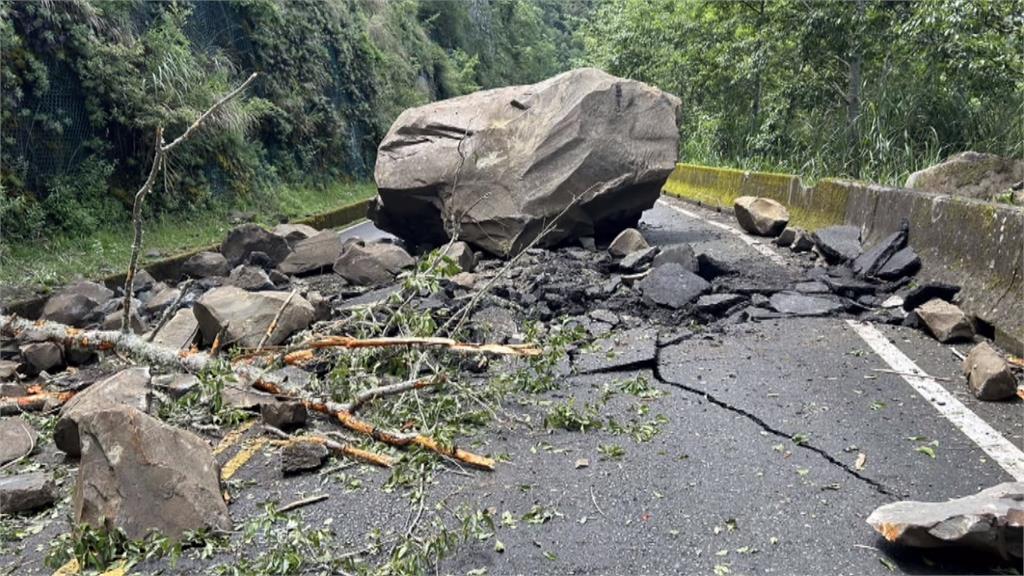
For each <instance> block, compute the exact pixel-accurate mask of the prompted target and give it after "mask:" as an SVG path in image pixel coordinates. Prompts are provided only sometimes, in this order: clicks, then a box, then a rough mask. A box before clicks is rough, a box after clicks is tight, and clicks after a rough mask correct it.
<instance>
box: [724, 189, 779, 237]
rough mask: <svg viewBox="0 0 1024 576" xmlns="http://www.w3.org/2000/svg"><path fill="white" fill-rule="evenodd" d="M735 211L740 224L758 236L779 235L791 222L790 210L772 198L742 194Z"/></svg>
mask: <svg viewBox="0 0 1024 576" xmlns="http://www.w3.org/2000/svg"><path fill="white" fill-rule="evenodd" d="M733 211H734V212H735V213H736V220H737V221H738V222H739V223H740V226H741V227H742V228H743V229H744V230H746V231H747V232H749V233H751V234H756V235H758V236H778V235H779V234H780V233H781V232H782V231H783V229H785V228H786V224H788V223H789V211H788V210H786V207H785V206H783V205H782V204H779V203H778V202H776V201H775V200H772V199H771V198H760V197H756V196H740V197H739V198H737V199H736V200H735V201H734V202H733Z"/></svg>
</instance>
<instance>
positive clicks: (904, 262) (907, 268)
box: [875, 247, 921, 280]
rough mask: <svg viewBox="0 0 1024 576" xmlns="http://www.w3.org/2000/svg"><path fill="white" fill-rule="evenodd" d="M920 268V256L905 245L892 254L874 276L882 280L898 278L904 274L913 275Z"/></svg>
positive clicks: (904, 275)
mask: <svg viewBox="0 0 1024 576" xmlns="http://www.w3.org/2000/svg"><path fill="white" fill-rule="evenodd" d="M920 269H921V258H920V257H919V256H918V255H917V252H914V249H913V248H910V247H907V248H904V249H902V250H900V251H899V252H897V253H895V254H893V255H892V256H891V257H890V258H889V260H887V261H886V262H885V264H884V265H882V267H881V268H880V269H879V270H878V272H877V273H876V274H875V276H878V277H879V278H881V279H882V280H899V279H900V278H904V277H906V276H913V275H914V274H916V273H917V271H918V270H920Z"/></svg>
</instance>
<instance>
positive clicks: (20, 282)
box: [0, 182, 377, 301]
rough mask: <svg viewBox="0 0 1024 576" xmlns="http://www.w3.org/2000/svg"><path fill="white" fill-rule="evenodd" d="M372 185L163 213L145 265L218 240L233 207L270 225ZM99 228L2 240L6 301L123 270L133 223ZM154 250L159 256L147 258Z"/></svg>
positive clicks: (146, 244) (280, 193)
mask: <svg viewBox="0 0 1024 576" xmlns="http://www.w3.org/2000/svg"><path fill="white" fill-rule="evenodd" d="M376 193H377V190H376V188H375V187H374V185H373V183H370V182H360V183H336V184H331V185H328V186H325V187H303V186H285V187H281V188H279V189H277V190H275V191H274V193H273V194H272V195H271V196H272V199H271V200H265V201H263V202H261V203H253V204H241V205H235V206H226V205H225V206H218V207H214V208H211V209H203V210H197V211H194V212H191V213H186V214H174V215H168V216H164V217H163V218H161V219H159V220H155V221H152V220H151V221H147V222H146V224H145V236H144V237H143V250H142V252H143V258H142V265H143V266H145V265H146V264H147V263H149V262H150V261H152V260H156V259H159V258H162V257H164V256H168V255H171V254H175V253H179V252H184V251H187V250H192V249H195V248H200V247H202V246H208V245H210V244H216V243H218V242H220V241H221V239H223V238H224V235H225V234H226V233H227V231H228V230H229V229H231V227H232V225H231V224H230V223H229V222H228V214H229V212H231V211H234V210H237V211H243V212H251V213H253V214H254V215H255V221H256V222H259V223H260V224H266V225H272V224H276V223H278V222H279V221H280V220H281V219H282V218H287V219H289V220H295V219H299V218H304V217H307V216H311V215H313V214H319V213H321V212H326V211H329V210H333V209H336V208H340V207H342V206H344V205H346V204H350V203H352V202H356V201H359V200H365V199H367V198H371V197H372V196H373V195H374V194H376ZM128 218H129V216H128V213H127V212H126V213H125V221H124V225H123V226H120V227H117V228H113V227H111V228H101V229H97V230H95V231H94V232H93V233H91V234H89V235H87V236H77V237H70V236H55V237H51V238H44V239H41V240H37V241H32V242H20V243H11V244H8V243H3V242H0V291H2V292H3V294H4V300H5V301H12V300H17V299H19V298H24V297H28V296H31V295H32V293H34V292H39V291H47V290H48V289H51V288H54V287H57V286H60V285H63V284H65V283H67V282H69V281H71V280H74V279H76V278H90V279H95V278H100V277H103V276H106V275H108V274H113V273H115V272H120V271H123V270H124V269H126V268H127V266H128V258H129V256H130V254H131V243H132V231H131V223H130V222H129V220H128ZM153 250H156V251H158V252H160V253H161V256H160V257H157V258H147V257H146V256H145V254H146V253H148V252H150V251H153Z"/></svg>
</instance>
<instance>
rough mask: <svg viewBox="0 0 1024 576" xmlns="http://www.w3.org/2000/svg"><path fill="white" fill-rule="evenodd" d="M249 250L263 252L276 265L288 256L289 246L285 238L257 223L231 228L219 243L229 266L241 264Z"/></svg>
mask: <svg viewBox="0 0 1024 576" xmlns="http://www.w3.org/2000/svg"><path fill="white" fill-rule="evenodd" d="M250 252H263V253H265V254H266V255H267V256H269V257H270V259H271V261H272V262H273V263H274V265H277V264H280V263H281V262H283V261H284V259H285V258H287V257H288V254H289V253H290V252H291V248H290V247H289V246H288V241H287V240H285V239H284V238H282V237H281V236H278V235H276V234H271V233H270V232H267V231H266V230H264V229H263V227H261V226H260V225H259V224H243V225H241V226H238V227H236V228H234V229H232V230H231V231H230V232H228V235H227V237H226V238H224V241H223V242H222V243H221V245H220V253H221V254H223V255H224V257H225V258H227V260H228V264H229V265H230V266H237V265H239V264H241V263H242V262H243V261H245V258H246V256H248V255H249V253H250Z"/></svg>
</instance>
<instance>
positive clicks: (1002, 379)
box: [963, 342, 1017, 400]
mask: <svg viewBox="0 0 1024 576" xmlns="http://www.w3.org/2000/svg"><path fill="white" fill-rule="evenodd" d="M963 370H964V374H966V375H967V383H968V384H969V385H970V387H971V392H973V393H974V396H975V397H976V398H978V399H979V400H1006V399H1009V398H1013V397H1014V396H1015V395H1016V394H1017V380H1016V379H1015V378H1014V377H1013V372H1011V371H1010V365H1009V364H1008V363H1007V362H1006V360H1004V359H1003V357H1002V356H1000V355H999V352H996V350H995V348H993V347H992V346H991V345H990V344H989V343H988V342H982V343H981V344H978V345H977V346H975V347H974V348H971V351H970V352H968V353H967V357H966V358H964V362H963Z"/></svg>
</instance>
